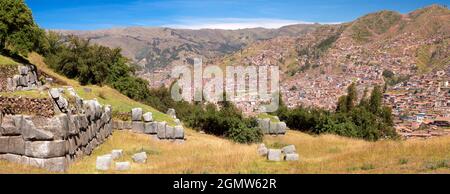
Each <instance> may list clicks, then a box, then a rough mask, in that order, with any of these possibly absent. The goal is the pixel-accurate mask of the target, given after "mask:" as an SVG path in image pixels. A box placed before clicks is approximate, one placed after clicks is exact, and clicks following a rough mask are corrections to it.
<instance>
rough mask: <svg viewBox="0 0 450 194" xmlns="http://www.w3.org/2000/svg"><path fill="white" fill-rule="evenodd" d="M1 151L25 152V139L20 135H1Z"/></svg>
mask: <svg viewBox="0 0 450 194" xmlns="http://www.w3.org/2000/svg"><path fill="white" fill-rule="evenodd" d="M0 153H3V154H5V153H10V154H19V155H23V154H25V141H24V140H23V138H22V137H20V136H2V137H0Z"/></svg>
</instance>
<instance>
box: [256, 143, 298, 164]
mask: <svg viewBox="0 0 450 194" xmlns="http://www.w3.org/2000/svg"><path fill="white" fill-rule="evenodd" d="M257 152H258V154H259V155H260V156H266V157H267V160H269V161H275V162H279V161H282V160H285V161H298V160H299V159H300V157H299V155H298V154H297V152H296V149H295V146H294V145H288V146H285V147H283V148H281V149H268V148H267V147H266V145H265V144H260V145H258V148H257ZM283 155H284V157H283Z"/></svg>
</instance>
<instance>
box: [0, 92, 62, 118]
mask: <svg viewBox="0 0 450 194" xmlns="http://www.w3.org/2000/svg"><path fill="white" fill-rule="evenodd" d="M0 112H1V113H3V114H27V115H37V116H43V117H53V116H54V115H55V111H54V109H53V103H52V99H50V98H27V97H21V98H18V97H3V96H0Z"/></svg>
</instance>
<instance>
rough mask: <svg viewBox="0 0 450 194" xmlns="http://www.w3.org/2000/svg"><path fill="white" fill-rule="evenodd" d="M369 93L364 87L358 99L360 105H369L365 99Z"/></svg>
mask: <svg viewBox="0 0 450 194" xmlns="http://www.w3.org/2000/svg"><path fill="white" fill-rule="evenodd" d="M368 93H369V90H368V89H367V88H366V89H364V93H363V96H362V98H361V100H360V101H359V106H360V107H366V108H367V107H368V106H369V101H368V100H367V95H368Z"/></svg>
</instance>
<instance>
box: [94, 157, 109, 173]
mask: <svg viewBox="0 0 450 194" xmlns="http://www.w3.org/2000/svg"><path fill="white" fill-rule="evenodd" d="M111 163H112V157H111V155H110V154H108V155H104V156H99V157H97V162H96V169H97V170H102V171H106V170H109V168H110V167H111Z"/></svg>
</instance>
